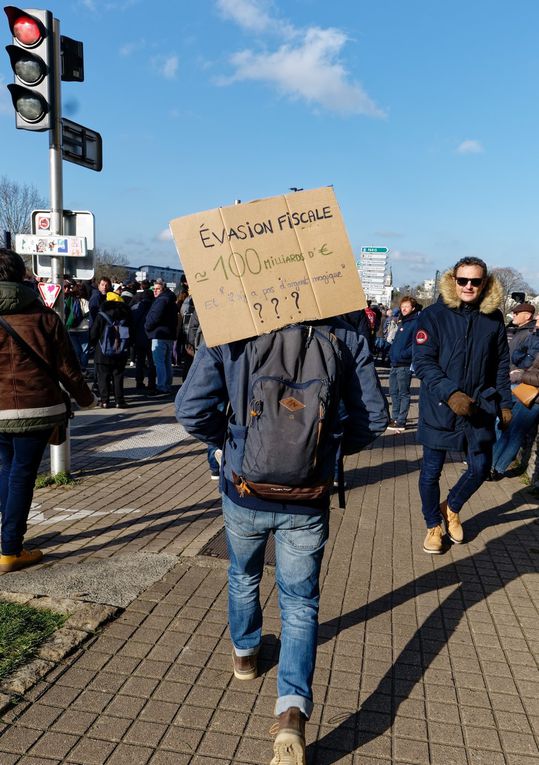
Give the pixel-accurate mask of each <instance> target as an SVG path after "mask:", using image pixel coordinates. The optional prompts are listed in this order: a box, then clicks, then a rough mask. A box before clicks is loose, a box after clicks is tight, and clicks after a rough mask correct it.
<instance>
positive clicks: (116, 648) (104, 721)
mask: <svg viewBox="0 0 539 765" xmlns="http://www.w3.org/2000/svg"><path fill="white" fill-rule="evenodd" d="M382 375H383V376H384V378H386V377H387V375H386V374H385V372H384V370H382ZM412 411H415V401H414V408H413V410H412ZM99 416H102V415H99ZM172 418H173V405H172V403H170V402H169V403H159V402H155V401H152V402H151V403H150V404H149V405H146V404H144V403H143V402H142V400H141V401H140V405H139V406H134V407H133V408H130V409H128V410H126V411H125V412H124V413H120V414H116V412H112V413H111V414H110V415H109V414H108V410H107V416H106V418H103V419H101V420H99V422H98V421H97V420H96V419H95V418H94V419H93V420H91V421H90V420H88V422H87V424H86V425H79V430H78V432H79V435H76V437H75V438H74V441H73V465H74V468H75V469H76V470H79V471H80V480H79V482H77V484H76V485H75V486H74V487H69V488H66V489H60V490H59V489H44V490H40V491H38V492H36V495H35V500H36V508H35V510H34V513H33V518H32V523H31V525H30V529H29V535H28V536H29V538H30V539H31V540H32V541H33V542H36V543H39V544H40V545H42V546H43V548H44V550H45V553H46V556H47V557H46V559H45V563H44V564H43V566H42V568H46V567H47V566H52V567H54V566H55V565H57V563H58V561H62V563H72V564H73V565H77V564H78V563H80V562H81V561H83V560H93V559H101V558H107V557H114V556H116V555H117V554H118V553H119V552H120V553H127V554H131V553H138V552H140V551H142V552H146V553H148V552H150V553H168V554H170V553H172V554H174V555H176V556H178V563H177V565H176V566H175V567H174V568H173V569H171V570H170V571H169V572H168V573H167V574H166V575H165V576H164V578H162V579H161V580H159V581H157V582H156V583H155V584H153V585H152V586H151V587H150V588H149V589H147V590H146V591H145V592H143V593H142V594H141V595H140V596H139V597H138V598H136V600H134V601H133V602H132V603H131V604H130V605H129V606H127V608H126V609H125V610H124V611H123V613H122V614H121V615H120V616H119V617H118V618H117V619H116V620H115V621H113V622H111V623H110V624H109V625H107V626H106V627H105V628H104V629H103V630H101V631H100V633H99V634H98V635H97V636H95V637H94V638H92V639H90V640H88V641H87V642H86V643H85V644H83V646H82V647H81V648H79V649H78V650H77V652H76V654H74V655H73V656H71V657H69V658H67V659H65V660H63V661H62V662H61V663H60V664H59V665H58V666H57V668H56V669H55V670H53V671H52V672H51V673H50V674H49V675H47V676H46V677H45V678H44V679H42V680H41V681H39V683H38V684H37V685H36V686H35V687H34V688H33V689H32V690H31V691H29V692H28V693H27V694H26V696H25V697H24V699H22V700H21V701H20V703H18V704H16V705H15V706H14V707H13V708H12V709H10V710H9V711H8V712H7V713H5V714H4V715H3V719H2V722H1V724H0V765H58V764H59V763H73V765H187V763H189V765H225V763H250V764H252V765H255V764H256V765H269V761H270V759H271V756H272V746H271V738H270V736H269V734H268V730H269V727H270V725H271V723H272V722H273V718H272V714H273V704H274V700H275V677H276V663H277V660H278V650H279V631H280V624H279V617H278V607H277V600H276V592H275V588H274V583H273V574H272V569H271V568H268V570H267V575H265V576H264V579H263V582H262V597H263V601H264V614H265V621H264V642H263V648H262V652H261V670H262V672H261V677H260V678H259V679H257V680H255V681H253V682H249V683H246V682H243V683H242V682H238V681H237V680H235V679H233V677H232V674H231V659H230V643H229V639H228V633H227V618H226V562H224V561H220V560H216V559H211V558H206V557H202V556H200V555H198V552H199V551H200V550H201V548H202V547H203V545H204V544H205V543H206V542H207V541H208V540H209V539H211V538H212V537H213V536H214V535H215V534H216V533H217V532H218V531H219V530H220V529H221V528H222V522H221V517H220V511H219V498H218V494H217V491H216V486H215V482H212V481H210V480H209V472H208V469H207V462H206V456H205V449H204V448H203V447H202V446H201V445H200V444H196V443H194V442H193V441H190V440H188V439H185V440H181V441H180V442H179V443H177V444H176V445H175V446H172V447H171V448H168V449H166V450H165V451H161V452H158V453H155V454H154V455H153V456H149V457H147V458H146V459H143V460H141V459H139V458H137V459H135V460H133V459H132V458H130V456H129V454H130V452H129V450H130V449H131V448H132V449H133V451H132V456H134V455H136V454H138V452H136V449H139V448H142V449H144V448H146V447H145V446H144V445H143V446H142V447H141V446H140V444H139V442H138V441H137V445H136V446H135V447H130V446H129V443H130V442H129V438H130V437H132V438H138V437H139V436H140V434H141V433H142V434H146V435H147V434H148V433H149V432H150V431H152V428H153V427H154V426H155V425H161V426H162V427H163V428H164V429H165V430H166V428H176V426H175V425H174V424H173V419H172ZM152 432H153V431H152ZM175 432H176V433H177V435H178V437H181V433H180V430H179V429H178V430H176V431H175ZM75 433H77V431H75ZM89 433H90V434H91V433H95V435H88V434H89ZM157 433H159V428H158V429H157ZM414 437H415V432H414V430H413V429H411V430H409V431H407V432H406V433H405V434H402V435H392V434H389V433H388V434H386V435H384V436H383V437H381V438H380V439H378V441H377V442H376V443H375V444H374V445H373V447H372V448H371V449H369V450H367V451H365V452H364V453H362V454H361V455H358V456H357V457H354V458H351V459H348V460H347V463H346V479H347V482H348V484H349V490H348V492H347V495H348V497H347V499H348V504H347V508H346V510H345V511H344V512H343V511H342V510H340V509H338V508H337V507H336V506H335V507H333V508H332V510H331V537H330V542H329V544H328V547H327V552H326V556H325V559H324V567H323V582H322V600H321V618H320V623H321V627H320V639H319V655H318V662H317V671H316V675H315V688H314V692H315V711H314V715H313V717H312V719H311V721H310V722H309V723H308V725H307V736H308V741H309V746H308V762H309V763H310V764H311V765H326V764H327V765H329V763H355V764H357V765H360V764H361V765H388V764H389V763H392V765H404V764H405V763H417V764H418V765H483V764H484V765H537V763H538V762H539V750H538V746H537V744H538V736H539V673H538V669H537V663H536V660H537V657H538V656H539V619H538V612H537V605H538V602H537V601H538V594H539V593H538V579H537V576H534V574H535V573H536V569H537V561H538V560H539V525H538V523H537V498H536V497H534V496H533V495H531V494H530V493H529V492H527V491H526V487H525V486H524V484H523V483H522V482H521V481H520V479H518V478H507V479H504V480H503V481H500V482H498V483H486V484H484V485H483V487H482V488H481V489H480V491H479V492H478V493H477V494H476V495H475V496H474V497H473V499H472V501H471V502H470V503H469V504H468V505H467V506H466V508H465V510H464V512H463V520H464V529H465V533H466V538H467V542H466V544H463V545H461V546H451V547H449V548H448V549H447V550H446V552H445V554H444V555H441V556H428V555H426V554H424V553H423V552H422V540H423V537H424V534H425V531H424V525H423V520H422V517H421V512H420V509H419V496H418V491H417V478H418V468H419V460H420V458H421V451H420V449H419V448H418V447H417V446H416V444H415V440H414ZM164 442H166V439H165V441H164ZM161 445H162V444H161ZM149 452H151V448H150V449H149ZM462 469H463V465H462V462H461V461H460V457H459V456H458V455H455V457H454V461H452V462H449V463H448V464H447V465H446V467H445V469H444V475H443V482H444V485H445V486H446V487H447V485H448V484H451V483H453V482H454V481H455V479H456V477H457V476H458V474H459V473H460V471H461V470H462ZM335 505H336V502H335ZM18 576H23V573H22V572H21V574H19V575H18ZM2 579H3V577H0V589H5V587H4V585H3V581H2Z"/></svg>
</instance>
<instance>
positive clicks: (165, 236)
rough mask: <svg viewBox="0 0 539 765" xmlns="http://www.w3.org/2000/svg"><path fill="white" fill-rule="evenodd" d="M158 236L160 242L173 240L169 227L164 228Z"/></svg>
mask: <svg viewBox="0 0 539 765" xmlns="http://www.w3.org/2000/svg"><path fill="white" fill-rule="evenodd" d="M156 238H157V240H158V241H159V242H170V241H171V240H172V233H171V231H170V229H169V228H164V229H163V230H162V231H160V232H159V233H158V234H157V237H156Z"/></svg>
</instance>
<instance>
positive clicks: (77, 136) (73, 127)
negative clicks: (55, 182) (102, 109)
mask: <svg viewBox="0 0 539 765" xmlns="http://www.w3.org/2000/svg"><path fill="white" fill-rule="evenodd" d="M62 159H67V160H68V162H74V163H75V164H76V165H82V166H83V167H88V168H89V169H90V170H97V172H99V171H100V170H102V169H103V142H102V140H101V136H100V134H99V133H96V132H95V130H90V128H87V127H84V125H79V124H78V123H77V122H72V121H71V120H68V119H66V118H65V117H62Z"/></svg>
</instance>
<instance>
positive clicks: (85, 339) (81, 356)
mask: <svg viewBox="0 0 539 765" xmlns="http://www.w3.org/2000/svg"><path fill="white" fill-rule="evenodd" d="M68 334H69V339H70V340H71V344H72V345H73V348H74V350H75V354H76V356H77V358H78V360H79V364H80V368H81V369H82V371H83V372H84V371H86V367H87V366H88V345H89V342H90V330H86V331H84V332H75V331H69V332H68Z"/></svg>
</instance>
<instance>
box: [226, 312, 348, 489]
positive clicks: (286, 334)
mask: <svg viewBox="0 0 539 765" xmlns="http://www.w3.org/2000/svg"><path fill="white" fill-rule="evenodd" d="M253 343H254V349H253V354H252V356H251V359H252V360H251V366H250V369H249V379H250V381H251V386H250V396H249V404H248V406H249V411H248V412H246V413H244V422H245V424H246V426H247V432H246V436H245V447H244V453H243V460H242V467H241V475H236V474H234V482H235V485H236V488H237V490H238V492H239V493H240V495H241V496H244V495H245V494H253V495H255V496H258V497H261V498H264V499H273V500H280V501H282V502H287V501H290V500H292V501H302V500H303V501H309V500H312V499H317V498H319V497H321V496H323V494H325V493H326V492H327V491H328V490H329V488H330V487H331V486H332V484H333V476H334V470H335V457H334V455H335V451H336V449H335V442H336V440H338V438H339V432H340V428H339V401H340V368H341V359H340V351H339V348H338V344H337V340H336V338H335V336H334V335H332V334H331V333H330V332H329V331H328V330H327V328H323V327H320V328H318V327H313V326H309V325H303V324H295V325H293V326H290V327H285V328H284V329H281V330H278V331H276V332H271V333H269V334H267V335H262V336H261V337H258V338H256V340H254V341H253Z"/></svg>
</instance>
